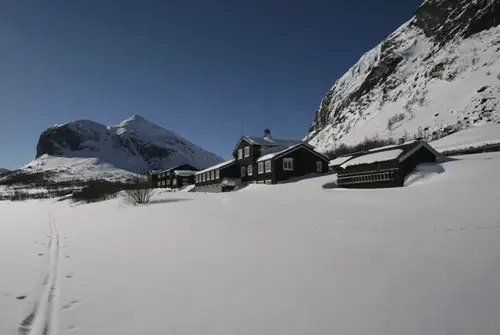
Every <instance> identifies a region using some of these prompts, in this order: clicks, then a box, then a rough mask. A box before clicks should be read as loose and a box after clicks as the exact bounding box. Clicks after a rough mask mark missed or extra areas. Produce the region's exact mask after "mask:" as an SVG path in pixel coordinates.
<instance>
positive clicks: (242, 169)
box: [241, 166, 246, 177]
mask: <svg viewBox="0 0 500 335" xmlns="http://www.w3.org/2000/svg"><path fill="white" fill-rule="evenodd" d="M245 172H246V169H245V167H244V166H242V167H241V176H242V177H245Z"/></svg>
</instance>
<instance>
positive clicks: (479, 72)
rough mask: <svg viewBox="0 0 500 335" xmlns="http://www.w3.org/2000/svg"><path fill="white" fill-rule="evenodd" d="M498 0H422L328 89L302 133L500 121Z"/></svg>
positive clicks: (336, 138) (428, 131) (416, 129)
mask: <svg viewBox="0 0 500 335" xmlns="http://www.w3.org/2000/svg"><path fill="white" fill-rule="evenodd" d="M498 24H500V0H458V1H457V0H427V1H425V2H424V3H423V4H422V5H421V6H420V7H419V8H417V9H416V11H415V16H414V17H413V18H412V19H410V20H409V21H408V22H406V23H405V24H404V25H402V26H401V27H400V28H398V29H397V30H396V31H395V32H394V33H392V34H391V35H390V36H388V37H387V39H385V40H384V41H383V42H382V43H381V44H379V45H378V46H376V47H375V48H373V49H372V50H370V51H368V52H367V53H366V54H365V55H363V56H362V57H361V59H360V60H359V61H358V62H357V63H356V64H355V65H354V66H353V67H352V68H351V69H350V70H349V71H348V72H347V73H346V74H345V75H344V76H342V77H341V78H340V79H338V80H337V81H336V83H335V84H334V86H333V87H332V88H331V89H330V90H329V91H328V92H327V94H326V96H325V97H324V98H323V100H322V101H321V104H320V106H319V109H318V111H317V112H316V116H315V118H314V121H313V124H312V126H311V127H310V129H309V133H308V135H307V137H306V140H308V141H309V142H310V143H311V144H312V145H314V146H316V147H317V148H318V149H319V150H321V151H327V150H332V149H335V147H336V146H337V145H339V144H340V143H346V144H348V145H354V144H357V143H359V142H361V141H363V140H364V139H365V138H367V137H368V138H373V137H379V138H389V137H392V138H400V137H412V136H422V137H425V138H427V139H431V138H436V137H439V136H443V135H446V134H447V133H451V132H455V131H458V130H461V129H464V128H467V127H471V126H478V125H482V124H487V123H495V122H499V121H500V107H499V104H500V101H499V97H500V29H499V28H498Z"/></svg>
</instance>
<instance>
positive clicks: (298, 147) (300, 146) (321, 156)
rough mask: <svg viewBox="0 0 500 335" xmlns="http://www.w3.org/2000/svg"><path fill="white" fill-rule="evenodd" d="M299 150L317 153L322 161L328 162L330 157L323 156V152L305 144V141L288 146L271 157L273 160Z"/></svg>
mask: <svg viewBox="0 0 500 335" xmlns="http://www.w3.org/2000/svg"><path fill="white" fill-rule="evenodd" d="M297 150H306V151H308V152H309V153H311V154H313V155H315V156H316V157H318V158H319V159H321V160H322V161H324V162H326V163H328V158H326V157H325V156H323V155H322V154H320V153H319V152H317V151H316V150H313V149H311V148H310V146H308V145H304V144H303V143H301V144H299V145H296V146H294V147H291V148H288V149H286V150H283V151H281V152H279V153H277V154H276V155H275V156H273V157H271V158H270V159H273V160H275V159H279V158H281V157H283V156H285V155H287V154H289V153H292V152H294V151H297Z"/></svg>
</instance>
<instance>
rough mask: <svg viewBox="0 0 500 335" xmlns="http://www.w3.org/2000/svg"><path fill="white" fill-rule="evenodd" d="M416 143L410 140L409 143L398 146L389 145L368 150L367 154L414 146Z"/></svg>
mask: <svg viewBox="0 0 500 335" xmlns="http://www.w3.org/2000/svg"><path fill="white" fill-rule="evenodd" d="M417 142H418V141H417V140H411V141H408V142H404V143H400V144H391V145H387V146H385V147H380V148H375V149H370V150H368V152H375V151H376V152H379V151H381V150H388V149H392V148H399V147H402V146H407V145H412V144H416V143H417Z"/></svg>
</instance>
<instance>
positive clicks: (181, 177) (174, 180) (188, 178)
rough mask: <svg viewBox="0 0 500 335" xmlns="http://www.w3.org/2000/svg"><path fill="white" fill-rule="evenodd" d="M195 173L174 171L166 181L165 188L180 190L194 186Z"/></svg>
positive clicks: (192, 171) (191, 171)
mask: <svg viewBox="0 0 500 335" xmlns="http://www.w3.org/2000/svg"><path fill="white" fill-rule="evenodd" d="M196 172H197V171H194V170H174V171H172V173H171V174H170V179H167V187H170V188H172V189H178V188H182V187H185V186H188V185H193V184H194V178H195V177H194V176H195V173H196Z"/></svg>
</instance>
